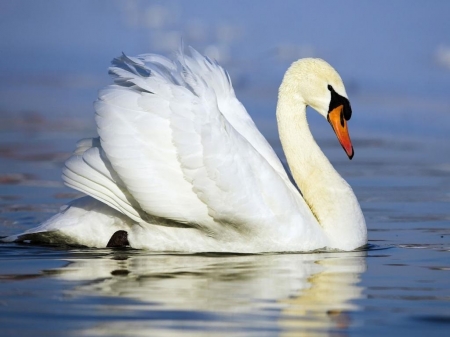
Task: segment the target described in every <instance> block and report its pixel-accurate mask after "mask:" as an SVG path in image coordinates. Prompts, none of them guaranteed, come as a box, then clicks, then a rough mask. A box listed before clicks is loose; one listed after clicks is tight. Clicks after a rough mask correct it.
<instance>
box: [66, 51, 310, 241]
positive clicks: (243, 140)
mask: <svg viewBox="0 0 450 337" xmlns="http://www.w3.org/2000/svg"><path fill="white" fill-rule="evenodd" d="M191 54H192V55H191V56H187V55H183V54H181V53H180V55H179V56H178V58H177V59H176V60H175V61H170V60H168V59H166V58H164V57H161V56H158V55H151V54H147V55H141V56H138V57H137V58H130V57H127V56H125V55H123V56H122V57H120V58H118V59H116V60H115V61H114V66H113V67H112V68H110V72H111V73H112V74H113V75H115V84H114V85H111V86H109V87H108V88H106V89H105V90H103V91H101V92H100V94H99V100H98V101H97V102H96V105H95V108H96V122H97V127H98V133H99V136H100V142H99V144H97V143H96V144H91V146H89V144H88V145H87V146H86V144H84V145H83V144H81V145H79V150H78V154H77V153H76V154H75V156H74V157H73V158H71V159H69V161H68V162H67V164H66V168H65V170H64V179H65V182H66V184H68V185H69V186H71V187H74V188H76V189H78V190H81V191H83V192H85V193H87V194H90V195H91V196H93V197H95V198H97V199H99V200H101V201H103V202H105V203H107V204H108V205H110V206H111V207H114V208H115V209H117V210H119V211H120V212H122V213H124V214H126V215H127V216H129V217H130V218H132V219H133V220H135V221H137V222H139V221H146V222H150V223H161V224H167V225H176V224H178V225H181V224H183V225H185V226H195V227H199V228H203V229H206V230H208V231H209V232H210V233H214V232H217V231H220V230H221V229H223V228H230V227H232V228H234V229H235V230H237V231H239V232H251V233H255V232H257V230H258V229H260V230H261V229H262V228H264V232H265V233H266V234H269V233H270V231H271V230H280V227H283V224H292V223H294V222H295V223H296V224H297V226H298V228H302V227H304V228H306V227H307V226H302V225H301V224H302V223H305V222H307V223H311V224H317V223H316V221H315V220H314V217H313V215H312V213H311V211H310V210H309V208H308V207H307V206H306V204H305V202H304V200H303V199H302V198H301V196H300V194H299V193H298V192H297V191H296V189H295V187H294V186H293V185H292V184H291V183H290V182H289V179H288V177H287V175H286V173H285V171H284V169H283V167H282V165H281V163H280V161H279V159H278V158H277V156H276V155H275V153H274V151H273V149H272V148H271V147H270V145H269V144H268V143H267V141H266V140H265V139H264V137H263V136H262V135H261V133H260V132H259V131H258V130H257V128H256V127H255V125H254V123H253V121H252V120H251V118H250V116H249V115H248V114H247V112H246V111H245V109H244V107H243V106H242V104H241V103H240V102H239V101H238V100H237V99H236V97H235V95H234V91H233V88H232V86H231V82H230V80H229V77H228V74H227V73H226V72H225V71H224V70H223V69H222V68H221V67H220V66H218V65H217V64H216V63H213V62H211V61H210V60H208V59H207V58H204V57H203V56H201V55H200V54H198V53H197V52H195V51H194V50H191ZM94 143H95V142H94ZM83 151H84V152H83ZM158 220H160V221H158ZM310 226H311V225H310Z"/></svg>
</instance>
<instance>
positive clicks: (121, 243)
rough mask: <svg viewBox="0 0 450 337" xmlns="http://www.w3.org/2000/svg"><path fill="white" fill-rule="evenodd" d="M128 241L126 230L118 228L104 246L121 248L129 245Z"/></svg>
mask: <svg viewBox="0 0 450 337" xmlns="http://www.w3.org/2000/svg"><path fill="white" fill-rule="evenodd" d="M129 245H130V243H129V242H128V233H127V232H126V231H123V230H120V231H117V232H115V233H114V234H113V235H112V236H111V239H109V241H108V244H107V245H106V247H108V248H121V247H126V246H129Z"/></svg>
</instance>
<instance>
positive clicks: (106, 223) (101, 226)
mask: <svg viewBox="0 0 450 337" xmlns="http://www.w3.org/2000/svg"><path fill="white" fill-rule="evenodd" d="M131 225H132V222H131V220H130V219H128V218H127V217H125V216H124V215H123V214H121V213H119V212H118V211H116V210H115V209H112V208H111V207H109V206H107V205H105V204H103V203H101V202H100V201H98V200H95V199H94V198H91V197H83V198H80V199H76V200H74V201H72V202H71V203H69V204H68V205H66V206H63V207H62V209H61V211H60V212H59V213H58V214H56V215H54V216H53V217H51V218H50V219H48V220H46V221H45V222H43V223H42V224H41V225H40V226H38V227H35V228H31V229H29V230H27V231H25V232H23V233H20V234H16V235H11V236H7V237H2V238H0V242H3V243H8V242H17V243H33V244H50V245H69V246H86V247H96V248H104V247H107V245H108V241H109V239H110V238H111V237H112V236H113V235H114V233H115V232H117V231H121V230H122V231H123V230H125V231H126V230H128V229H129V228H130V227H131Z"/></svg>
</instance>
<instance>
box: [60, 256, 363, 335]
mask: <svg viewBox="0 0 450 337" xmlns="http://www.w3.org/2000/svg"><path fill="white" fill-rule="evenodd" d="M365 269H366V265H365V253H364V252H351V253H321V254H289V255H287V254H286V255H238V256H236V255H220V256H205V255H148V254H146V255H143V254H142V253H136V252H135V251H115V256H114V257H113V258H112V259H111V258H110V257H108V258H98V259H92V258H91V259H79V260H73V261H72V262H71V263H70V264H69V265H67V266H66V267H64V268H62V269H60V270H58V271H57V272H56V274H55V277H57V278H60V279H63V280H77V281H84V282H83V283H82V285H80V286H78V287H77V288H75V289H73V290H71V291H70V295H71V296H75V297H77V296H80V297H85V296H91V295H94V296H107V297H112V298H116V299H118V298H122V299H127V300H128V301H125V302H124V303H125V304H123V302H121V301H113V302H110V301H107V303H108V304H107V305H101V306H99V308H100V310H102V311H106V312H109V314H112V315H114V319H113V320H111V321H107V322H102V323H101V324H96V325H95V326H94V327H91V328H89V329H88V330H87V331H83V334H87V335H108V336H109V335H124V334H125V335H134V336H137V335H152V336H155V335H170V336H173V335H177V334H182V335H183V336H186V335H187V336H190V335H192V336H202V335H208V336H210V335H211V334H215V333H217V334H225V335H226V334H227V332H231V331H235V332H238V331H239V332H240V333H241V334H242V331H246V333H245V335H246V336H247V335H257V336H261V335H267V333H269V332H270V335H274V334H275V335H282V336H303V335H305V336H315V335H318V334H320V335H323V334H325V335H326V334H328V333H330V332H332V333H333V334H336V333H337V332H340V333H339V335H341V334H342V335H345V334H346V328H347V327H348V326H349V324H350V323H351V321H350V320H351V318H350V316H349V311H352V310H357V307H356V306H355V304H353V303H352V302H353V301H354V300H356V299H359V298H361V297H362V290H363V289H362V288H361V287H360V286H358V283H359V282H360V276H361V273H363V272H364V271H365ZM102 302H104V301H102ZM111 303H113V304H111ZM96 308H97V307H96ZM77 333H80V332H77Z"/></svg>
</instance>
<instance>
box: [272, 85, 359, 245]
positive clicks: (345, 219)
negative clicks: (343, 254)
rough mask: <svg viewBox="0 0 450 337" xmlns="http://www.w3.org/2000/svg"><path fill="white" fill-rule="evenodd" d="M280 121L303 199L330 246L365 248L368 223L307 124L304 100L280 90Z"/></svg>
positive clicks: (281, 135) (290, 165) (284, 147)
mask: <svg viewBox="0 0 450 337" xmlns="http://www.w3.org/2000/svg"><path fill="white" fill-rule="evenodd" d="M277 121H278V130H279V134H280V139H281V144H282V146H283V150H284V153H285V155H286V159H287V161H288V164H289V167H290V169H291V172H292V176H293V177H294V180H295V182H296V183H297V185H298V187H299V188H300V190H301V192H302V194H303V198H304V199H305V201H306V203H307V204H308V206H309V207H310V209H311V211H312V212H313V214H314V215H315V217H316V218H317V220H318V222H319V224H320V225H321V226H322V227H323V229H324V231H325V232H326V234H327V237H328V238H329V240H330V246H331V247H333V248H341V246H342V247H344V246H345V245H347V248H348V247H349V246H351V245H352V244H354V245H355V247H354V248H357V247H358V246H361V245H362V244H364V243H361V244H359V242H361V238H362V237H364V240H365V239H366V232H365V231H366V230H365V221H364V216H363V215H362V212H361V208H360V206H359V203H358V201H357V200H356V197H355V195H354V193H353V191H352V189H351V187H350V186H349V185H348V184H347V182H346V181H345V180H344V179H343V178H342V177H341V176H340V175H339V174H338V173H337V171H336V170H335V169H334V168H333V166H332V165H331V163H330V162H329V160H328V159H327V158H326V157H325V155H324V154H323V152H322V151H321V150H320V148H319V146H318V145H317V143H316V142H315V140H314V138H313V136H312V134H311V131H310V129H309V126H308V122H307V120H306V104H305V102H304V100H303V98H302V97H301V96H299V95H295V94H294V93H291V92H286V91H285V90H283V85H282V86H281V88H280V94H279V98H278V105H277Z"/></svg>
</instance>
